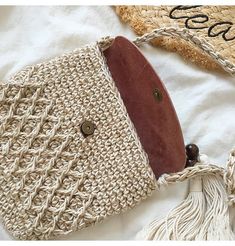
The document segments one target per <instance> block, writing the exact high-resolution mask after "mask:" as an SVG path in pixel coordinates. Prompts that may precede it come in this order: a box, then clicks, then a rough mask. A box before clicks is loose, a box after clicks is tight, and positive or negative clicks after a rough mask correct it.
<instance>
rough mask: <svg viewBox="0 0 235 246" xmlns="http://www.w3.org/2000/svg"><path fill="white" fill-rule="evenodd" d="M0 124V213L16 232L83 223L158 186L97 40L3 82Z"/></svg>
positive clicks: (40, 235) (40, 233)
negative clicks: (85, 126) (85, 129)
mask: <svg viewBox="0 0 235 246" xmlns="http://www.w3.org/2000/svg"><path fill="white" fill-rule="evenodd" d="M84 120H89V121H92V122H94V124H95V125H96V130H95V132H94V134H93V135H92V136H88V137H84V136H83V135H82V133H81V130H80V126H81V124H82V122H83V121H84ZM0 122H1V124H0V141H1V145H0V215H1V217H2V221H3V223H4V225H5V227H6V228H7V229H8V231H9V232H10V233H11V234H12V235H13V236H14V237H16V238H19V239H49V238H53V237H55V236H57V235H62V234H67V233H69V232H71V231H75V230H78V229H81V228H84V227H87V226H89V225H91V224H94V223H95V222H97V221H101V220H102V219H104V218H105V217H107V216H109V215H112V214H116V213H120V212H121V211H124V210H126V209H127V208H130V207H133V206H134V205H136V204H137V203H139V202H140V201H141V200H142V199H144V198H146V197H147V196H149V195H150V194H151V193H152V191H153V190H154V189H155V188H156V181H155V177H154V175H153V173H152V170H151V169H150V167H149V165H148V159H147V156H146V154H145V152H144V151H143V149H142V146H141V144H140V142H139V139H138V137H137V135H136V132H135V129H134V127H133V125H132V123H131V121H130V119H129V117H128V115H127V112H126V109H125V107H124V105H123V103H122V100H121V98H120V95H119V92H118V91H117V89H116V87H115V85H114V81H113V80H112V78H111V76H110V74H109V71H108V69H107V66H106V64H105V60H104V57H103V56H102V53H101V51H100V49H99V46H98V44H92V45H89V46H85V47H83V48H81V49H78V50H75V51H74V52H71V53H69V54H66V55H63V56H60V57H57V58H55V59H53V60H50V61H48V62H44V63H41V64H38V65H35V66H30V67H27V68H26V69H24V70H23V71H21V72H19V73H17V74H16V75H15V76H13V78H11V79H10V80H9V81H8V82H7V83H1V85H0Z"/></svg>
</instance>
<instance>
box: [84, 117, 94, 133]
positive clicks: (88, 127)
mask: <svg viewBox="0 0 235 246" xmlns="http://www.w3.org/2000/svg"><path fill="white" fill-rule="evenodd" d="M81 131H82V134H83V135H84V136H89V135H92V134H93V133H94V131H95V124H94V123H92V122H91V121H87V120H86V121H84V122H83V123H82V125H81Z"/></svg>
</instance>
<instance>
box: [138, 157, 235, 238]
mask: <svg viewBox="0 0 235 246" xmlns="http://www.w3.org/2000/svg"><path fill="white" fill-rule="evenodd" d="M201 157H202V158H200V159H201V163H199V164H202V163H204V164H208V160H207V158H205V156H201ZM222 181H223V180H222V179H221V177H217V176H213V175H205V176H198V177H195V178H192V179H190V183H189V184H190V189H189V195H188V197H187V198H186V199H185V200H184V201H182V202H181V203H180V204H179V205H178V206H177V207H176V208H174V209H173V210H171V211H170V212H169V214H168V215H167V216H166V218H164V219H160V220H154V221H153V222H152V223H150V224H149V225H148V226H147V227H145V228H144V229H143V230H142V231H140V232H139V233H138V234H137V237H136V239H139V240H232V239H234V233H233V232H232V229H231V226H230V222H229V211H228V202H227V193H226V190H225V187H224V184H223V183H222Z"/></svg>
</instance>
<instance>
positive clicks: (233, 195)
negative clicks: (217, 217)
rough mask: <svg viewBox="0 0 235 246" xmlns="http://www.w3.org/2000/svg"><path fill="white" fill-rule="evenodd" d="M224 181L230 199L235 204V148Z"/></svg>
mask: <svg viewBox="0 0 235 246" xmlns="http://www.w3.org/2000/svg"><path fill="white" fill-rule="evenodd" d="M224 181H225V184H226V187H227V191H228V194H229V201H230V202H231V203H232V204H235V149H233V150H232V151H231V153H230V156H229V159H228V163H227V172H225V173H224Z"/></svg>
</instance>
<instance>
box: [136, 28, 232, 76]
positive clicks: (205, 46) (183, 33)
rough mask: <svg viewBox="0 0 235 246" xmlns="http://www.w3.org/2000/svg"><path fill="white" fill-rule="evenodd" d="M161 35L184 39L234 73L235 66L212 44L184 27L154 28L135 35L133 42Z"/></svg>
mask: <svg viewBox="0 0 235 246" xmlns="http://www.w3.org/2000/svg"><path fill="white" fill-rule="evenodd" d="M161 36H167V37H175V38H181V39H184V40H185V41H188V42H191V43H193V44H194V45H195V46H196V47H198V48H199V49H201V50H202V51H204V52H205V53H207V54H208V55H209V56H210V57H212V59H214V60H215V61H216V62H217V63H218V64H219V65H221V67H222V68H223V69H224V70H225V71H227V72H228V73H230V74H231V75H233V76H234V75H235V66H234V65H233V64H232V63H231V62H229V61H228V60H226V59H224V58H223V57H222V56H221V55H220V54H219V53H218V52H216V51H215V49H214V48H213V46H212V45H210V44H209V43H208V42H207V41H206V40H205V39H203V38H199V37H197V36H195V35H193V34H192V33H191V32H189V31H188V30H187V29H185V28H184V29H177V28H174V27H168V28H158V29H154V30H152V31H151V32H149V33H146V34H144V35H143V36H141V37H137V38H136V39H135V40H134V41H133V42H134V43H135V44H136V45H137V46H140V45H141V44H143V43H146V42H149V41H152V40H153V39H155V38H158V37H161Z"/></svg>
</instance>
